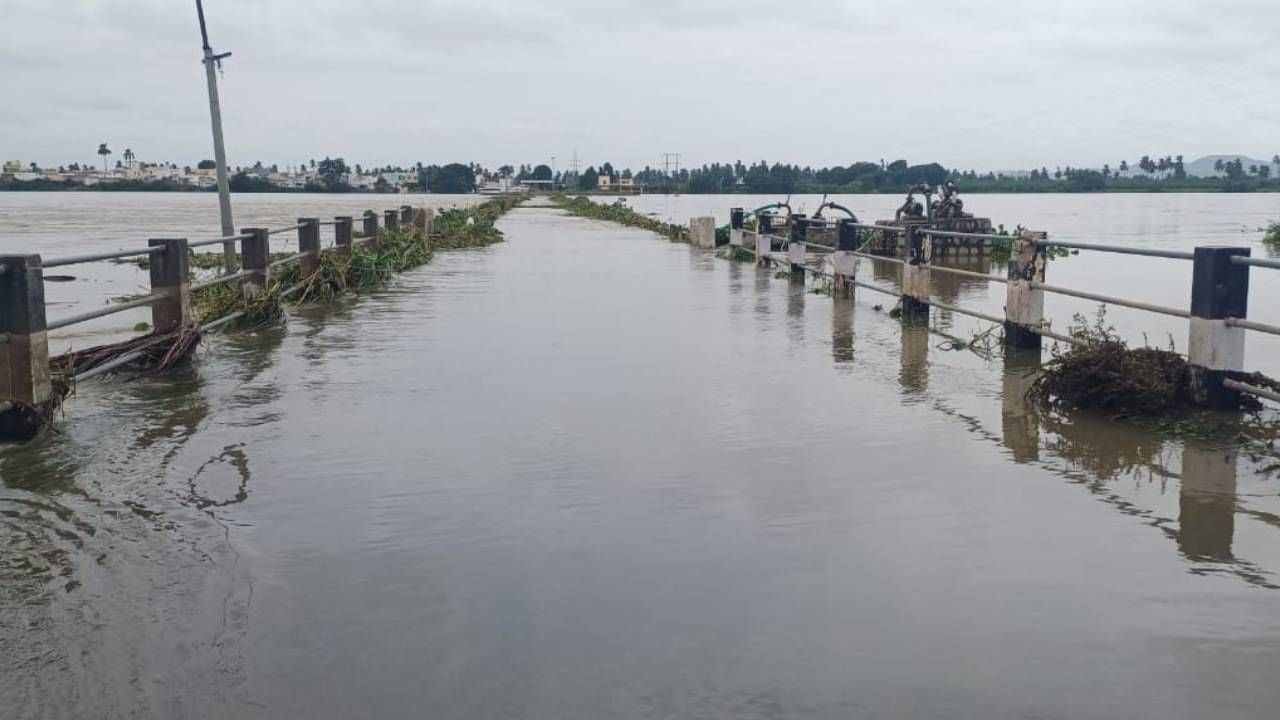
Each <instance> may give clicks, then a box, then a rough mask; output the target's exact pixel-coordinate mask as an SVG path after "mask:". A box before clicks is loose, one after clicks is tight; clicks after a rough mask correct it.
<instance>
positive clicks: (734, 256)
mask: <svg viewBox="0 0 1280 720" xmlns="http://www.w3.org/2000/svg"><path fill="white" fill-rule="evenodd" d="M716 256H717V257H720V258H723V259H725V260H730V261H732V262H744V263H751V262H755V261H756V254H755V253H754V252H752V251H751V250H749V249H747V248H744V247H742V246H741V245H729V246H726V247H722V248H720V249H719V250H717V251H716Z"/></svg>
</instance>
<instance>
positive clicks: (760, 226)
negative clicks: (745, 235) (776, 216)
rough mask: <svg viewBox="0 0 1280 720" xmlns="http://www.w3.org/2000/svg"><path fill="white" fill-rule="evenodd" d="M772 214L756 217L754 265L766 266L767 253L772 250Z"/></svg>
mask: <svg viewBox="0 0 1280 720" xmlns="http://www.w3.org/2000/svg"><path fill="white" fill-rule="evenodd" d="M771 235H773V216H772V215H769V214H768V213H764V214H761V215H758V216H757V217H756V265H759V266H761V267H768V265H769V253H771V252H773V239H772V237H771Z"/></svg>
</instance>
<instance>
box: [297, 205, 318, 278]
mask: <svg viewBox="0 0 1280 720" xmlns="http://www.w3.org/2000/svg"><path fill="white" fill-rule="evenodd" d="M298 224H299V225H301V226H302V227H300V228H298V252H300V253H308V254H307V255H303V256H302V258H301V259H300V260H299V261H298V262H299V264H300V265H301V266H302V277H304V278H305V277H311V276H312V275H314V274H316V273H317V272H319V271H320V218H298Z"/></svg>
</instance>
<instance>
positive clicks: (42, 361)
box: [0, 255, 53, 439]
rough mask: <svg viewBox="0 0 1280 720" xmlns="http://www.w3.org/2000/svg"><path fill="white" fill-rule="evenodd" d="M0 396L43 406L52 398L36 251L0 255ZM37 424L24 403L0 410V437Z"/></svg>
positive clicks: (26, 432)
mask: <svg viewBox="0 0 1280 720" xmlns="http://www.w3.org/2000/svg"><path fill="white" fill-rule="evenodd" d="M0 335H5V336H7V337H8V342H5V343H0V399H3V400H10V401H17V402H18V403H22V404H23V405H29V406H31V407H35V408H37V409H40V410H41V411H43V410H44V406H45V405H46V404H47V403H48V402H49V401H50V400H51V399H52V397H53V390H52V386H51V385H50V382H49V337H48V334H47V332H46V330H45V316H44V269H43V266H42V264H41V261H40V256H39V255H0ZM39 426H40V423H39V421H38V420H37V419H36V418H32V417H30V413H29V412H26V411H25V409H24V408H17V409H16V410H12V411H9V412H0V437H15V438H19V439H25V438H28V437H31V436H32V435H34V434H35V432H36V430H37V429H38V428H39Z"/></svg>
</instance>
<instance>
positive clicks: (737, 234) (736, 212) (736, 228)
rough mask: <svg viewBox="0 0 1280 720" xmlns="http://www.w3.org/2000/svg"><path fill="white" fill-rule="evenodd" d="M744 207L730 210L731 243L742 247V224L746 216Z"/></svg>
mask: <svg viewBox="0 0 1280 720" xmlns="http://www.w3.org/2000/svg"><path fill="white" fill-rule="evenodd" d="M745 214H746V213H745V212H744V211H743V210H742V208H732V209H730V210H729V244H730V245H733V246H734V247H742V224H743V220H744V216H745Z"/></svg>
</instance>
